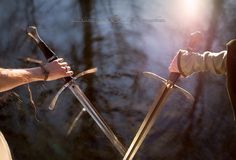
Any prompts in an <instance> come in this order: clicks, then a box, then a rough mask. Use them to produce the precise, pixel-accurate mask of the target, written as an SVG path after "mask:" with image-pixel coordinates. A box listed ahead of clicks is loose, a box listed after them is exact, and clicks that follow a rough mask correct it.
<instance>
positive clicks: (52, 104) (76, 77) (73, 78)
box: [48, 68, 97, 110]
mask: <svg viewBox="0 0 236 160" xmlns="http://www.w3.org/2000/svg"><path fill="white" fill-rule="evenodd" d="M96 72H97V68H92V69H88V70H86V71H83V72H80V73H78V74H77V75H76V76H74V77H72V79H71V80H70V81H69V82H67V83H65V84H64V85H63V86H62V87H61V89H59V91H58V92H57V93H56V95H55V96H54V98H53V99H52V101H51V103H50V105H49V107H48V108H49V109H50V110H54V109H55V106H56V102H57V99H58V97H59V96H60V95H61V93H62V92H63V91H64V90H65V89H66V88H67V87H68V86H70V85H71V84H73V83H75V81H76V80H77V79H78V78H80V77H83V76H85V75H88V74H92V73H96Z"/></svg>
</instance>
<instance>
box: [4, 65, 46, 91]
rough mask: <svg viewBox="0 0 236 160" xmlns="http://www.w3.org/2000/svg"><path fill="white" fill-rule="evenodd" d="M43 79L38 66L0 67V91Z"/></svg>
mask: <svg viewBox="0 0 236 160" xmlns="http://www.w3.org/2000/svg"><path fill="white" fill-rule="evenodd" d="M43 79H44V74H43V72H42V70H41V68H40V67H35V68H27V69H0V92H3V91H6V90H9V89H12V88H14V87H17V86H20V85H23V84H26V83H30V82H34V81H40V80H43Z"/></svg>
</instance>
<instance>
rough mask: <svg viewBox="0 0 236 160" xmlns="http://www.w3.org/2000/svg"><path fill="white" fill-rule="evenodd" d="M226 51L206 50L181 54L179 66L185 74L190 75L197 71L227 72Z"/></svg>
mask: <svg viewBox="0 0 236 160" xmlns="http://www.w3.org/2000/svg"><path fill="white" fill-rule="evenodd" d="M226 54H227V53H226V51H222V52H219V53H212V52H204V53H203V54H199V53H190V52H181V53H180V54H179V58H178V60H179V62H178V68H179V71H180V72H181V74H182V75H183V76H189V75H191V74H192V73H195V72H205V71H210V72H211V73H214V74H226Z"/></svg>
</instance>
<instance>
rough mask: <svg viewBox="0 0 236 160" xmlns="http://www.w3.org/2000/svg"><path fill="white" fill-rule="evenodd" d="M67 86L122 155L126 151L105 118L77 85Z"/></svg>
mask: <svg viewBox="0 0 236 160" xmlns="http://www.w3.org/2000/svg"><path fill="white" fill-rule="evenodd" d="M69 88H70V90H71V91H72V93H73V94H74V95H75V97H76V98H77V99H78V100H79V102H80V103H81V104H82V106H83V107H84V108H85V109H86V111H87V112H88V113H89V115H90V116H91V117H92V118H93V120H94V121H95V122H96V123H97V125H98V126H99V128H100V129H101V130H102V131H103V133H104V134H105V135H106V136H107V138H108V139H109V140H110V141H111V143H112V144H113V145H114V147H115V148H116V149H117V150H118V151H119V152H120V154H121V155H122V156H124V155H125V152H126V149H125V147H124V146H123V144H122V143H121V142H120V141H119V139H118V138H117V137H116V135H115V133H114V132H113V131H112V130H111V128H110V127H109V126H108V124H107V123H106V122H105V120H104V119H103V118H102V117H101V115H100V114H99V113H98V111H97V110H96V109H95V107H94V106H93V105H92V103H91V102H90V101H89V100H88V98H87V97H86V96H85V94H84V93H83V92H82V91H81V89H80V88H79V86H78V85H76V84H75V83H72V84H71V85H70V86H69Z"/></svg>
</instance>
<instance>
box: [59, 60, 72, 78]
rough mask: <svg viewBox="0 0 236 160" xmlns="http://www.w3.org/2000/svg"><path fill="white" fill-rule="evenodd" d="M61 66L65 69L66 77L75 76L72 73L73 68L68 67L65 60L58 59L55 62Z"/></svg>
mask: <svg viewBox="0 0 236 160" xmlns="http://www.w3.org/2000/svg"><path fill="white" fill-rule="evenodd" d="M55 61H56V62H57V63H58V64H59V65H60V67H61V68H62V69H63V71H64V73H65V75H66V76H71V75H73V74H74V72H73V71H71V67H70V66H69V65H68V63H67V62H64V59H63V58H58V59H56V60H55Z"/></svg>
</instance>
